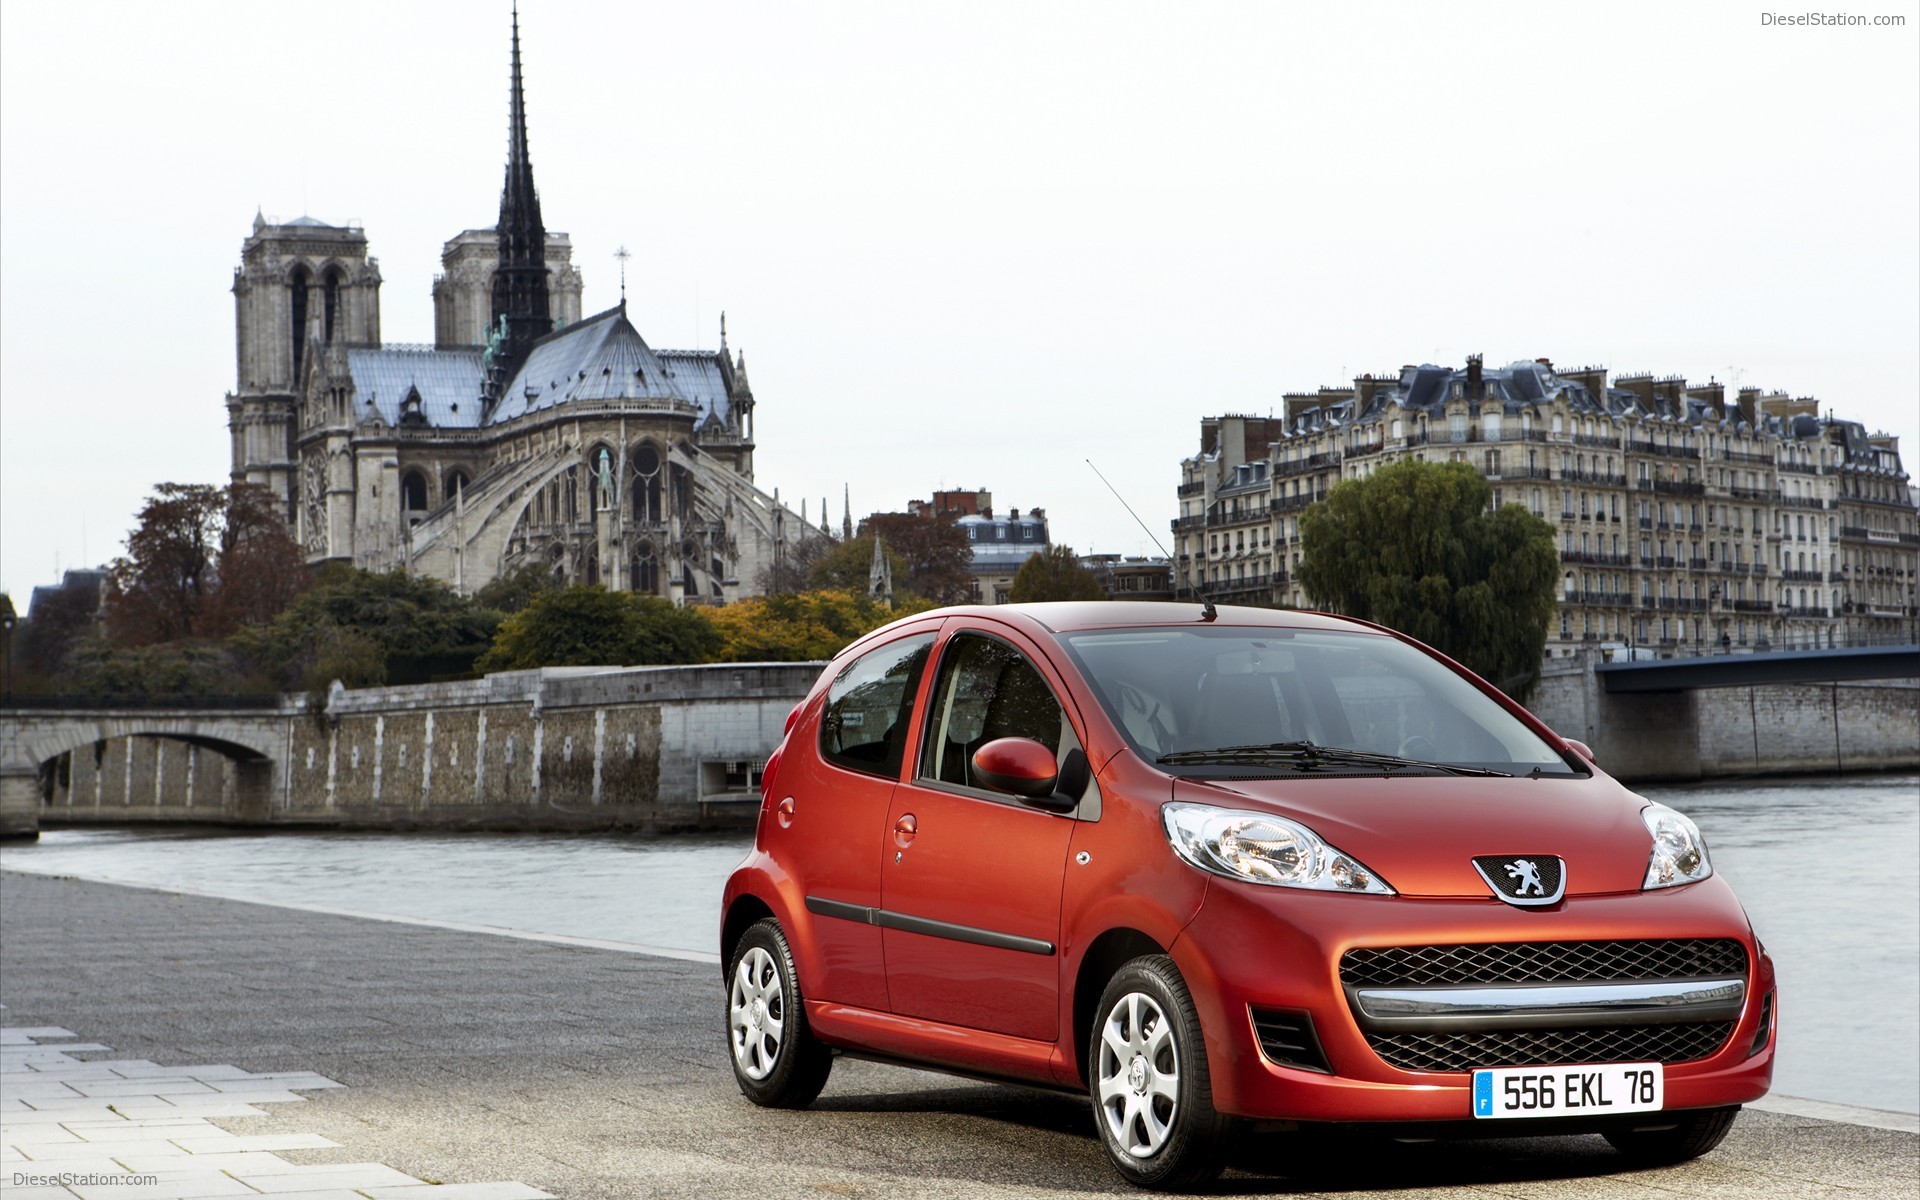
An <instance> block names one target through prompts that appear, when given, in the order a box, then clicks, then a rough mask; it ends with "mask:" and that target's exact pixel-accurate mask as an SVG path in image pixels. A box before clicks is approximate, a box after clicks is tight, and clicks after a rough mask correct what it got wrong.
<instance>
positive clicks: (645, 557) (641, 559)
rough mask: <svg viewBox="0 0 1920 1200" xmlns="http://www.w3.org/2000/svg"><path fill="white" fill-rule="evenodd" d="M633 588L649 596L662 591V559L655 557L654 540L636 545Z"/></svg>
mask: <svg viewBox="0 0 1920 1200" xmlns="http://www.w3.org/2000/svg"><path fill="white" fill-rule="evenodd" d="M633 590H634V591H636V592H641V593H644V594H646V595H649V596H656V595H659V593H660V560H659V559H657V558H655V557H654V553H653V543H652V542H641V543H640V544H639V545H638V546H636V547H634V550H633Z"/></svg>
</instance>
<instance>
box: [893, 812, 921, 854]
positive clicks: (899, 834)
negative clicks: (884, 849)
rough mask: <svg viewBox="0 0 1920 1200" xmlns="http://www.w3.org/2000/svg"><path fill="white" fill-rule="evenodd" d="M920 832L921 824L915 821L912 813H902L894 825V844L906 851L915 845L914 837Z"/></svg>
mask: <svg viewBox="0 0 1920 1200" xmlns="http://www.w3.org/2000/svg"><path fill="white" fill-rule="evenodd" d="M919 832H920V822H918V821H916V820H914V819H913V814H912V813H902V814H901V816H900V819H899V820H898V821H895V822H894V823H893V844H894V845H896V846H898V847H900V848H901V849H902V850H905V849H906V848H907V847H908V846H910V845H912V844H913V835H914V834H916V833H919Z"/></svg>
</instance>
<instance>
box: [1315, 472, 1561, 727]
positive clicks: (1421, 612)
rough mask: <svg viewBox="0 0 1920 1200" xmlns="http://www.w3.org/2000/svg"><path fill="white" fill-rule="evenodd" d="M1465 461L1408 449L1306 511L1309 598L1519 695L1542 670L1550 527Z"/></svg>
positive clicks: (1555, 569)
mask: <svg viewBox="0 0 1920 1200" xmlns="http://www.w3.org/2000/svg"><path fill="white" fill-rule="evenodd" d="M1492 499H1493V489H1492V486H1491V485H1490V484H1488V483H1487V481H1486V480H1485V479H1483V478H1481V476H1480V474H1479V473H1478V472H1477V471H1475V470H1474V469H1473V468H1472V467H1469V466H1467V465H1466V464H1465V463H1427V462H1420V461H1417V460H1407V461H1403V462H1399V463H1395V464H1392V465H1391V466H1386V467H1382V468H1380V469H1379V470H1378V471H1375V472H1374V473H1373V474H1372V475H1370V476H1368V477H1367V478H1365V479H1349V480H1345V481H1343V482H1341V483H1338V484H1335V485H1334V488H1333V490H1332V491H1331V492H1329V493H1328V494H1327V498H1326V500H1325V501H1324V502H1322V503H1320V504H1316V505H1314V506H1312V507H1311V508H1309V509H1307V510H1306V511H1305V512H1304V513H1303V514H1302V515H1301V517H1300V539H1301V558H1300V571H1299V577H1300V582H1301V584H1302V585H1303V586H1304V587H1305V588H1306V591H1307V595H1308V596H1309V597H1310V598H1311V599H1312V601H1313V603H1314V604H1316V605H1317V606H1319V607H1321V608H1325V609H1329V610H1331V611H1334V612H1339V613H1344V614H1346V615H1347V616H1352V617H1360V618H1363V619H1365V620H1369V621H1376V622H1378V623H1380V624H1382V625H1386V626H1389V627H1390V628H1393V629H1397V630H1400V631H1401V632H1403V633H1406V634H1409V635H1411V636H1412V637H1415V638H1418V639H1419V640H1421V641H1423V642H1425V643H1427V644H1428V645H1430V646H1433V647H1434V648H1435V649H1438V650H1440V651H1441V652H1442V653H1445V654H1447V655H1449V656H1451V657H1453V658H1455V659H1457V660H1459V661H1460V662H1462V663H1465V664H1466V665H1467V666H1468V667H1469V668H1471V669H1472V670H1473V671H1475V672H1476V673H1478V674H1479V675H1480V676H1481V677H1483V678H1485V679H1487V680H1489V681H1490V682H1492V683H1494V684H1495V685H1497V686H1498V687H1500V689H1501V690H1503V691H1505V692H1507V693H1508V694H1510V695H1513V696H1515V697H1517V698H1520V699H1524V698H1525V697H1526V695H1527V694H1528V693H1529V692H1530V691H1532V689H1533V687H1534V685H1535V684H1537V683H1538V682H1539V680H1540V657H1541V652H1542V651H1543V649H1544V648H1545V646H1546V641H1547V625H1548V622H1549V621H1551V620H1552V617H1553V603H1554V600H1553V594H1554V583H1555V579H1556V577H1557V575H1558V573H1559V556H1558V555H1557V554H1556V553H1555V551H1554V546H1553V528H1552V526H1550V525H1548V524H1547V523H1546V522H1545V521H1543V520H1541V519H1540V518H1539V517H1536V516H1534V515H1533V514H1532V513H1529V512H1527V511H1526V510H1525V509H1523V508H1521V507H1520V506H1519V505H1515V504H1509V505H1506V506H1504V507H1502V508H1499V509H1493V508H1492V507H1491V505H1492Z"/></svg>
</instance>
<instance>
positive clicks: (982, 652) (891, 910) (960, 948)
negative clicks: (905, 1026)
mask: <svg viewBox="0 0 1920 1200" xmlns="http://www.w3.org/2000/svg"><path fill="white" fill-rule="evenodd" d="M922 729H923V731H924V732H923V734H922V737H921V744H920V753H919V756H918V761H917V764H916V766H915V769H914V771H913V772H912V773H911V776H910V779H909V781H908V782H906V783H902V784H900V785H899V786H898V787H897V788H895V789H894V794H893V804H892V810H891V813H890V819H889V829H888V831H887V835H886V841H885V843H884V845H883V853H882V857H881V907H882V910H883V913H882V919H881V923H882V930H881V938H882V942H883V945H884V946H885V950H886V962H887V992H888V996H889V998H890V1000H891V1003H892V1008H893V1011H894V1012H896V1013H900V1014H902V1015H904V1016H913V1017H924V1018H926V1019H929V1020H934V1021H941V1022H945V1023H947V1024H950V1025H963V1026H966V1027H968V1028H973V1029H984V1030H991V1031H993V1032H996V1033H1004V1034H1008V1035H1011V1036H1014V1037H1022V1038H1031V1039H1034V1040H1037V1041H1043V1042H1052V1041H1054V1040H1055V1039H1056V1038H1057V1037H1058V1034H1059V1020H1058V1016H1059V990H1060V947H1059V939H1060V890H1061V883H1062V880H1063V877H1064V875H1065V871H1066V858H1067V844H1068V841H1069V839H1070V838H1071V837H1072V834H1073V825H1074V822H1073V818H1072V817H1070V816H1058V815H1055V814H1051V813H1046V812H1041V811H1040V810H1038V809H1035V808H1029V807H1027V806H1026V805H1024V804H1021V803H1020V802H1019V800H1018V799H1016V798H1015V797H1012V796H1009V795H1006V794H1004V793H1000V792H993V791H989V790H988V789H986V788H985V787H983V786H980V784H979V783H978V781H977V780H975V779H974V778H973V767H972V761H971V760H972V755H973V752H974V751H975V750H976V749H978V748H979V747H980V746H981V745H983V744H984V743H986V742H989V741H992V740H994V739H995V738H1002V737H1028V738H1032V739H1034V740H1035V741H1038V742H1041V743H1043V744H1045V745H1047V746H1048V747H1050V748H1051V749H1053V750H1054V752H1055V753H1056V755H1060V754H1064V752H1065V751H1066V750H1068V749H1071V748H1073V747H1075V746H1077V745H1078V744H1079V742H1078V740H1077V739H1076V738H1075V736H1074V734H1073V730H1072V726H1071V724H1070V723H1069V722H1068V721H1067V719H1066V717H1065V716H1064V714H1063V712H1062V710H1061V706H1060V702H1059V701H1058V699H1056V698H1055V692H1054V689H1053V688H1052V687H1051V686H1049V684H1048V683H1047V680H1046V678H1045V677H1044V676H1043V675H1042V674H1041V672H1040V671H1039V670H1038V669H1037V668H1036V667H1035V665H1034V663H1033V661H1032V660H1031V659H1030V658H1029V656H1028V655H1026V654H1024V653H1022V651H1021V650H1020V649H1019V648H1017V647H1015V646H1014V645H1013V644H1012V643H1011V642H1008V641H1004V640H1001V639H1000V638H998V637H991V636H988V635H986V634H984V633H974V632H968V631H962V632H960V633H957V634H955V635H954V636H953V637H952V638H951V639H949V640H948V642H947V643H946V647H945V650H944V652H943V653H942V655H941V667H940V674H939V677H938V678H937V679H936V680H935V682H934V690H933V692H932V698H931V699H930V701H929V703H928V719H927V721H926V723H925V724H924V725H923V726H922Z"/></svg>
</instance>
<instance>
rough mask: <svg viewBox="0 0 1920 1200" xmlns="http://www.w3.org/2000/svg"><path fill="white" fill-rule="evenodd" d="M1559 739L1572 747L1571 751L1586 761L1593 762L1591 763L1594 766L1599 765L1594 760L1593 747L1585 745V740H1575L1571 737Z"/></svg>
mask: <svg viewBox="0 0 1920 1200" xmlns="http://www.w3.org/2000/svg"><path fill="white" fill-rule="evenodd" d="M1560 740H1561V741H1563V742H1565V743H1566V744H1567V745H1568V746H1570V747H1572V748H1573V752H1574V753H1575V754H1578V755H1579V756H1580V757H1581V758H1584V759H1586V760H1587V761H1588V762H1590V763H1593V765H1594V766H1596V767H1597V766H1599V765H1600V764H1599V763H1598V762H1596V761H1595V760H1594V757H1593V747H1591V746H1589V745H1587V744H1586V743H1585V742H1577V741H1575V740H1573V739H1572V738H1561V739H1560Z"/></svg>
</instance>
